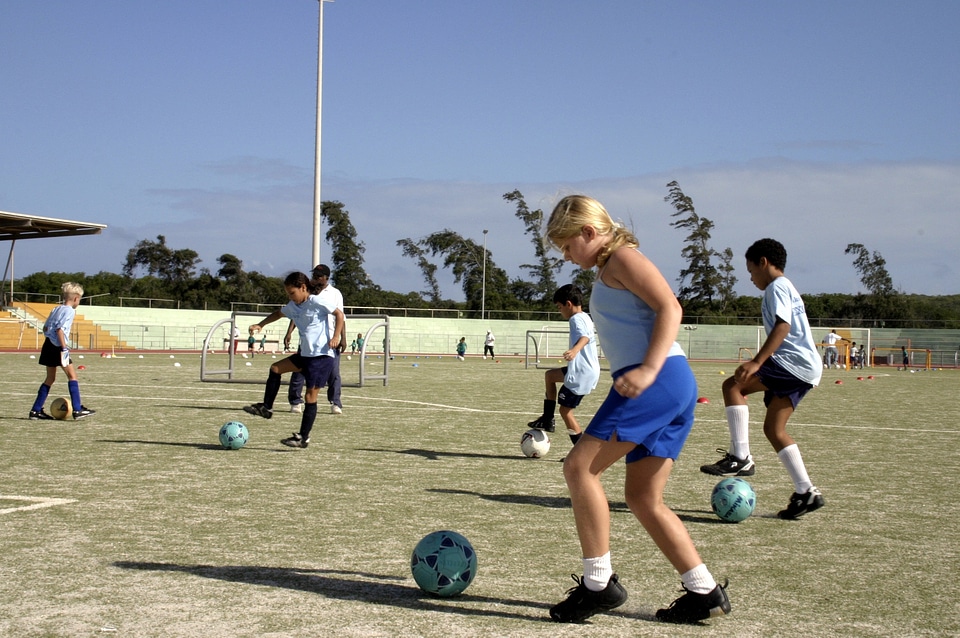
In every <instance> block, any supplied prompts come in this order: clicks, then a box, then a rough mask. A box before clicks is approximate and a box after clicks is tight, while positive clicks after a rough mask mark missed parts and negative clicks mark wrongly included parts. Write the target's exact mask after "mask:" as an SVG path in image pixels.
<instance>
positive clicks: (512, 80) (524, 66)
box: [0, 0, 960, 304]
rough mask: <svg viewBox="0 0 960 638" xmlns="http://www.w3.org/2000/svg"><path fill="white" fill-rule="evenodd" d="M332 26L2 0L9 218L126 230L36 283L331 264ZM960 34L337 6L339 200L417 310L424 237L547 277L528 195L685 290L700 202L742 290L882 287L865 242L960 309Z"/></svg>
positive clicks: (877, 15) (3, 201) (113, 5)
mask: <svg viewBox="0 0 960 638" xmlns="http://www.w3.org/2000/svg"><path fill="white" fill-rule="evenodd" d="M318 15H319V3H318V2H317V0H229V1H228V0H164V2H148V1H147V0H69V1H67V0H43V1H42V2H39V1H36V0H0V87H2V97H0V210H4V211H10V212H17V213H23V214H30V215H40V216H44V217H55V218H60V219H70V220H79V221H85V222H95V223H101V224H106V225H107V226H108V227H107V229H106V230H104V232H103V233H102V234H100V235H96V236H87V237H76V238H67V239H57V240H46V241H44V240H22V241H20V242H17V244H16V251H15V259H14V263H13V271H14V276H15V277H16V278H20V277H23V276H25V275H27V274H30V273H32V272H37V271H48V272H86V273H87V274H94V273H97V272H100V271H107V272H120V270H121V269H122V267H123V265H124V262H125V259H126V255H127V252H128V251H129V250H130V249H131V248H133V247H134V245H135V244H136V243H137V242H138V241H140V240H144V239H149V240H151V241H153V240H155V239H156V238H157V236H158V235H163V236H164V237H165V238H166V242H167V245H168V246H170V247H171V248H173V249H175V250H177V249H182V248H190V249H193V250H195V251H197V253H199V256H200V259H201V260H202V261H201V263H200V264H199V266H200V267H201V268H207V269H209V270H210V271H211V272H213V273H216V271H217V270H218V268H219V265H218V263H217V258H218V257H220V256H221V255H223V254H227V253H229V254H232V255H235V256H236V257H238V258H240V259H241V260H242V262H243V267H244V269H245V270H247V271H259V272H261V273H264V274H267V275H272V276H283V275H285V274H286V273H288V272H290V271H292V270H309V268H310V267H311V266H312V265H313V264H311V263H310V262H311V261H312V246H313V243H312V232H313V196H314V158H315V139H316V137H315V135H316V121H317V118H316V102H317V101H316V89H317V44H318V37H317V36H318V26H319V25H318V22H319V20H318ZM958 30H960V2H957V1H956V0H916V1H913V2H902V0H897V1H888V0H849V1H846V0H829V1H826V0H812V1H809V2H802V3H800V2H793V3H787V2H768V1H766V0H763V1H759V0H758V1H745V0H729V1H725V2H718V1H708V0H701V1H692V0H670V1H644V0H593V1H591V2H585V1H584V0H579V1H576V2H575V1H572V0H486V1H484V2H468V1H466V0H336V1H335V2H325V3H324V5H323V68H322V78H323V82H322V87H323V91H322V96H323V100H322V104H323V108H322V126H321V132H322V145H321V149H322V154H321V155H322V161H321V175H322V178H321V182H320V186H321V198H322V199H323V200H336V201H339V202H342V203H343V204H344V208H345V209H346V210H347V211H348V212H349V215H350V220H351V222H352V223H353V225H354V227H355V228H356V230H357V240H359V241H360V242H362V244H363V246H364V248H365V253H364V267H365V269H366V271H367V273H368V274H369V275H370V278H371V279H372V280H373V281H374V282H375V283H376V284H378V285H379V286H380V287H381V288H383V289H386V290H393V291H396V292H400V293H406V292H411V291H423V290H425V289H426V287H427V286H426V283H425V282H424V280H423V277H422V274H421V272H420V270H419V268H418V267H417V265H416V263H415V262H414V261H413V260H412V259H410V258H407V257H404V256H403V255H402V252H401V250H400V248H399V247H398V246H397V243H396V242H397V240H399V239H407V238H409V239H413V240H414V241H416V240H418V239H420V238H422V237H425V236H427V235H429V234H430V233H433V232H436V231H441V230H445V229H450V230H454V231H456V232H458V233H460V234H461V235H463V236H464V237H467V238H470V239H472V240H473V241H475V242H476V243H477V244H483V242H484V235H483V231H484V230H488V231H489V232H488V234H487V235H486V237H485V239H486V246H487V249H488V250H489V251H490V257H491V260H492V263H494V264H496V265H497V266H498V267H500V268H503V269H505V270H506V271H507V273H508V275H509V276H510V277H511V278H514V277H521V276H523V275H524V271H523V270H522V269H521V265H522V264H525V263H531V262H532V261H533V260H534V253H533V245H532V243H531V238H530V237H529V236H528V235H525V234H524V226H523V224H522V222H521V221H520V220H518V219H517V218H516V216H515V213H516V208H515V206H514V205H513V204H512V203H510V202H507V201H504V200H503V198H502V196H503V194H505V193H507V192H510V191H513V190H520V192H521V193H522V194H523V195H524V197H525V199H526V202H527V203H528V205H529V206H530V208H532V209H538V208H539V209H542V210H543V211H544V212H545V213H546V214H547V215H549V213H550V211H551V210H552V207H553V205H554V204H555V203H556V201H557V200H558V199H559V198H560V197H562V196H563V195H566V194H570V193H584V194H587V195H591V196H593V197H596V198H597V199H599V200H600V201H601V202H603V203H604V205H605V206H606V207H607V209H608V210H609V211H610V212H611V214H612V215H613V216H614V217H615V218H616V219H618V220H621V221H623V222H624V223H625V224H627V225H628V226H629V227H631V228H632V229H633V230H634V232H635V233H636V234H637V236H638V237H639V240H640V247H641V250H643V252H644V253H646V254H647V255H648V256H649V257H650V258H651V259H652V260H653V261H654V263H655V264H657V266H658V267H659V268H660V270H661V271H662V272H663V274H664V276H665V277H666V278H667V280H668V281H670V282H671V283H672V284H673V285H674V289H675V290H676V289H677V288H678V285H677V281H676V280H677V277H678V276H679V273H680V271H681V269H682V268H684V266H685V265H686V264H685V262H684V260H683V259H682V257H681V255H680V252H681V250H682V249H683V247H684V237H685V233H684V232H683V231H681V230H679V229H675V228H673V227H671V226H670V223H671V222H672V221H674V218H672V217H671V213H673V209H672V208H671V207H670V206H669V205H668V204H667V203H666V202H665V201H664V197H666V196H667V194H668V188H667V186H666V185H667V184H668V183H669V182H671V181H674V180H676V181H678V182H679V184H680V187H681V189H682V190H683V192H684V193H685V194H686V195H688V196H689V197H691V198H692V199H693V202H694V206H695V208H696V212H697V213H698V214H699V215H700V216H701V217H705V218H707V219H709V220H711V221H712V222H713V223H714V229H713V231H712V239H711V246H712V247H713V248H715V249H717V250H723V249H725V248H728V247H729V248H731V249H732V250H733V253H734V255H735V256H736V257H735V259H734V265H735V266H736V267H737V272H736V275H737V277H738V280H739V281H738V284H737V286H736V291H737V292H738V293H739V294H744V295H758V294H759V291H757V290H756V289H754V288H753V286H752V284H750V280H749V275H748V274H747V272H746V270H745V268H744V266H743V260H742V257H741V256H742V255H743V253H744V251H745V250H746V248H747V247H748V246H749V245H750V244H751V243H752V242H753V241H754V240H756V239H759V238H761V237H775V238H777V239H779V240H780V241H781V242H782V243H783V244H784V245H785V246H786V248H787V251H788V262H787V268H786V274H787V276H788V277H789V278H790V279H791V280H792V281H793V283H794V284H795V285H796V286H797V288H798V289H799V290H800V291H801V292H803V293H810V294H816V293H851V294H855V293H858V292H866V290H865V288H864V287H863V286H862V284H861V282H860V277H859V274H858V273H857V272H856V270H855V269H854V267H853V258H852V256H851V255H846V254H844V249H845V248H846V246H847V245H848V244H851V243H859V244H862V245H864V246H865V247H866V248H867V250H868V251H869V252H871V253H874V252H876V253H878V254H879V255H881V256H882V257H883V259H885V261H886V267H887V270H888V272H889V273H890V275H891V277H892V279H893V282H894V286H895V287H896V288H897V289H898V290H900V291H902V292H905V293H912V294H929V295H939V294H960V264H958V263H957V255H958V247H960V38H957V35H956V34H957V32H958ZM322 232H324V233H325V232H326V229H325V228H323V229H322ZM3 249H4V252H5V253H6V252H8V250H9V249H8V246H7V245H5V246H3ZM4 256H5V255H4ZM329 256H330V247H329V245H328V244H327V243H326V242H325V241H324V242H323V243H322V244H321V254H320V261H321V262H324V261H328V260H329V259H328V258H329ZM572 270H573V269H572V266H567V267H565V269H564V271H563V272H562V273H561V274H560V276H559V278H558V281H559V282H560V283H563V282H564V281H566V280H567V279H569V276H570V274H571V273H572ZM335 277H336V273H334V279H335ZM438 278H439V279H440V282H441V285H442V288H443V292H444V294H445V296H447V297H449V298H451V299H455V300H462V299H463V293H462V292H461V290H460V289H459V286H457V285H455V284H454V282H453V280H452V275H450V273H449V272H447V271H440V272H439V273H438ZM346 301H347V303H348V304H349V300H346Z"/></svg>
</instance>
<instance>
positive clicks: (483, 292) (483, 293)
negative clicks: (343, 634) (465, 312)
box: [480, 228, 487, 321]
mask: <svg viewBox="0 0 960 638" xmlns="http://www.w3.org/2000/svg"><path fill="white" fill-rule="evenodd" d="M482 270H483V274H482V275H481V276H482V278H483V282H482V283H481V284H480V320H481V321H483V320H484V319H485V318H486V314H487V229H486V228H484V229H483V269H482Z"/></svg>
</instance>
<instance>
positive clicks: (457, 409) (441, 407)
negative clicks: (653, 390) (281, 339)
mask: <svg viewBox="0 0 960 638" xmlns="http://www.w3.org/2000/svg"><path fill="white" fill-rule="evenodd" d="M0 385H6V384H5V383H4V382H0ZM111 387H113V388H143V389H145V390H156V389H157V388H156V386H150V385H116V384H111ZM252 387H256V386H252ZM183 389H184V390H186V389H187V388H183ZM221 389H225V388H221ZM229 389H230V390H233V391H235V392H237V393H238V394H239V393H241V392H242V393H249V388H229ZM198 390H199V389H198ZM7 394H8V396H24V397H34V396H35V395H34V394H33V393H31V392H23V393H21V392H10V393H7ZM84 396H90V397H92V398H101V399H134V398H139V399H145V400H153V401H185V400H190V399H191V397H189V396H183V395H181V396H178V397H159V396H156V395H152V396H151V395H145V396H142V397H134V396H131V395H110V394H99V393H94V392H91V391H86V392H85V393H84ZM254 396H258V392H255V393H254ZM198 398H199V397H198ZM343 398H344V399H345V400H350V401H368V402H378V403H393V404H402V405H406V406H412V407H416V408H419V409H423V408H432V409H436V410H450V411H454V412H488V413H490V414H505V415H511V414H516V415H527V414H531V413H532V411H509V410H488V409H486V408H470V407H464V406H462V405H447V404H443V403H430V402H425V401H412V400H408V399H388V398H384V397H364V396H349V395H346V394H344V395H343ZM202 400H203V401H205V402H206V403H208V404H209V403H217V404H223V403H235V402H236V399H211V398H208V397H202ZM350 407H351V408H352V407H353V406H350ZM397 407H398V408H399V407H400V405H398V406H397ZM378 409H379V408H378ZM580 416H581V418H582V419H585V420H589V419H590V418H592V417H593V415H592V414H583V415H580ZM697 422H698V423H723V424H726V422H727V421H726V419H705V418H699V417H698V418H697ZM752 425H760V423H752ZM790 426H791V427H810V428H835V429H846V430H865V431H874V432H911V433H918V434H957V433H958V431H957V430H942V429H933V428H890V427H878V426H873V425H849V424H842V423H802V422H798V421H791V422H790Z"/></svg>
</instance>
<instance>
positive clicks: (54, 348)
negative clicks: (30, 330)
mask: <svg viewBox="0 0 960 638" xmlns="http://www.w3.org/2000/svg"><path fill="white" fill-rule="evenodd" d="M60 289H61V290H62V291H63V305H60V306H57V307H56V308H54V309H53V310H52V311H51V312H50V315H49V316H48V317H47V320H46V321H45V322H44V324H43V335H44V337H46V338H45V339H44V340H43V347H42V348H41V350H40V361H39V363H40V365H42V366H44V367H46V369H47V378H46V379H45V380H44V382H43V383H42V384H40V389H39V390H37V399H36V401H34V402H33V407H32V408H30V416H29V419H30V420H31V421H46V420H50V419H53V417H52V416H50V415H49V414H47V413H46V412H44V411H43V404H44V403H45V402H46V400H47V396H48V395H49V394H50V388H51V387H52V386H53V383H54V381H56V380H57V368H63V371H64V373H65V374H66V375H67V388H68V389H69V391H70V405H71V406H73V418H74V419H82V418H84V417H88V416H90V415H91V414H94V413H95V412H96V410H91V409H90V408H86V407H84V406H83V404H82V403H81V402H80V382H79V381H78V380H77V373H76V371H75V370H74V369H73V362H72V361H71V360H70V347H69V346H70V344H69V341H68V339H69V335H70V329H71V328H72V327H73V318H74V317H75V316H76V314H77V306H79V305H80V299H81V298H82V297H83V287H82V286H81V285H80V284H78V283H74V282H72V281H68V282H66V283H65V284H63V285H62V286H61V287H60Z"/></svg>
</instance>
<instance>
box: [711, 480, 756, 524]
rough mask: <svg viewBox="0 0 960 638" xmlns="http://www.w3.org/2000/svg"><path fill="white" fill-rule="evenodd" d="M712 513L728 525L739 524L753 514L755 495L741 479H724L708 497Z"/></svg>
mask: <svg viewBox="0 0 960 638" xmlns="http://www.w3.org/2000/svg"><path fill="white" fill-rule="evenodd" d="M710 504H711V505H712V506H713V513H714V514H716V515H717V516H719V517H720V518H722V519H723V520H725V521H727V522H728V523H739V522H740V521H742V520H744V519H746V518H747V517H748V516H750V515H751V514H753V508H754V507H756V505H757V495H756V494H754V492H753V488H752V487H750V484H749V483H747V482H746V481H745V480H743V479H742V478H737V477H731V478H725V479H723V480H722V481H720V482H719V483H717V484H716V486H714V488H713V494H712V495H711V496H710Z"/></svg>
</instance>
